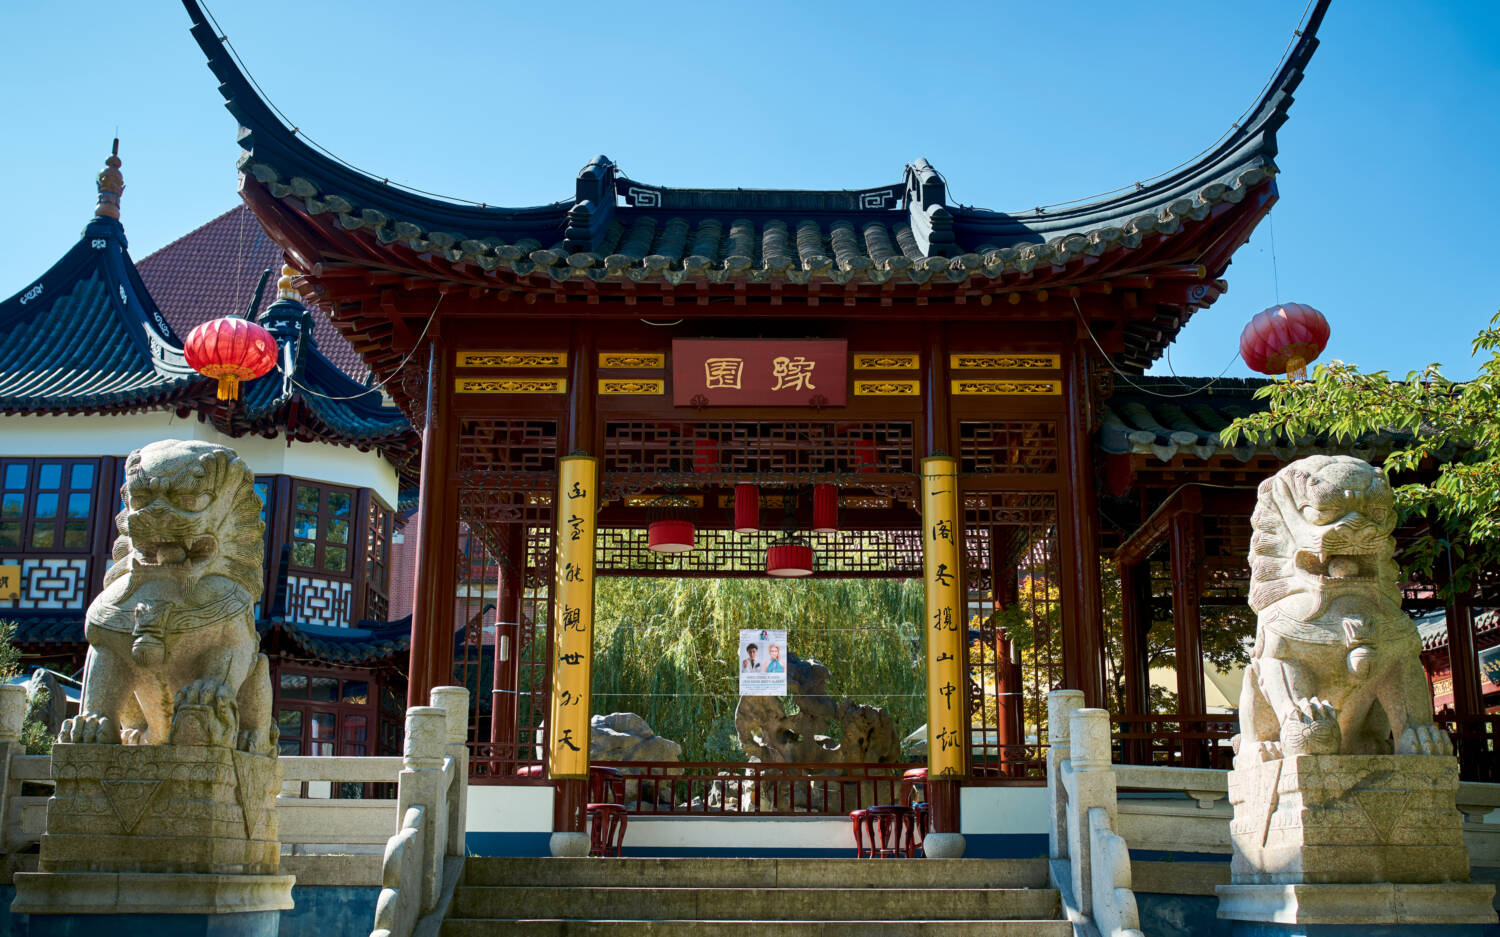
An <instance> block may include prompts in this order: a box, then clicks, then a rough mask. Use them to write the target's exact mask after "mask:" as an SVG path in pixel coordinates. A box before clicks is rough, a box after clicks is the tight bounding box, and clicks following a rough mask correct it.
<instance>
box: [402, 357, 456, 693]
mask: <svg viewBox="0 0 1500 937" xmlns="http://www.w3.org/2000/svg"><path fill="white" fill-rule="evenodd" d="M451 354H452V353H451V352H450V351H449V349H448V346H447V344H446V343H445V342H444V341H443V339H442V337H441V336H439V335H434V336H433V337H432V339H431V340H430V341H429V342H428V345H427V410H426V421H425V423H424V425H423V427H422V479H421V488H420V490H419V492H418V495H417V510H418V512H419V515H418V518H417V550H416V553H417V569H416V574H417V575H416V594H415V597H414V599H413V602H412V621H411V666H410V673H409V675H408V683H407V693H406V701H407V704H408V705H410V706H425V705H427V701H428V698H429V696H430V695H431V693H432V688H433V687H437V686H443V685H445V684H448V683H452V682H453V630H454V629H453V607H454V605H453V603H454V594H455V593H454V583H455V582H456V578H457V571H456V570H455V568H454V563H455V557H456V554H457V550H458V492H457V488H456V487H455V486H454V485H453V484H452V483H451V480H450V476H451V475H452V473H453V470H454V464H455V462H456V461H457V447H458V434H457V432H456V431H455V429H456V428H455V426H454V422H453V400H452V381H451V380H450V379H449V378H450V375H451V374H452V367H451V362H450V361H449V357H450V355H451Z"/></svg>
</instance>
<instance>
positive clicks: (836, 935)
mask: <svg viewBox="0 0 1500 937" xmlns="http://www.w3.org/2000/svg"><path fill="white" fill-rule="evenodd" d="M494 934H507V935H513V937H724V935H726V934H732V935H734V937H1072V934H1073V925H1071V924H1069V923H1068V922H1067V921H1059V920H1049V921H930V920H919V921H728V920H726V921H617V920H597V921H579V920H567V919H562V918H546V919H534V920H526V921H506V920H495V919H483V918H469V919H467V920H453V919H451V918H450V919H449V920H446V921H444V922H443V927H442V930H441V931H440V937H492V935H494Z"/></svg>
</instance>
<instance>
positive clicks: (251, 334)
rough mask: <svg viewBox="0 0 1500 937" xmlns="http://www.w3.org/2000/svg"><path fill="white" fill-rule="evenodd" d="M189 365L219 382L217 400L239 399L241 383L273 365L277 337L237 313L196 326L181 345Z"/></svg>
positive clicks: (251, 379) (258, 375) (252, 378)
mask: <svg viewBox="0 0 1500 937" xmlns="http://www.w3.org/2000/svg"><path fill="white" fill-rule="evenodd" d="M183 351H184V352H186V355H187V363H188V367H190V368H192V369H193V370H194V371H197V372H198V373H199V374H202V375H204V376H205V377H211V378H214V379H215V380H217V381H218V382H219V399H220V400H238V399H239V398H240V382H241V381H253V380H255V379H256V378H258V377H260V376H261V375H262V374H265V373H266V372H267V371H269V370H271V368H273V367H275V365H276V339H274V338H272V337H271V333H270V332H267V331H266V330H265V329H263V328H261V327H260V326H258V325H256V324H255V323H254V322H251V321H250V320H249V319H241V318H239V317H238V316H225V317H224V318H222V319H213V320H211V321H209V322H205V323H203V324H202V325H199V326H198V327H197V328H195V329H193V330H192V331H191V332H189V333H188V337H187V343H186V345H184V346H183Z"/></svg>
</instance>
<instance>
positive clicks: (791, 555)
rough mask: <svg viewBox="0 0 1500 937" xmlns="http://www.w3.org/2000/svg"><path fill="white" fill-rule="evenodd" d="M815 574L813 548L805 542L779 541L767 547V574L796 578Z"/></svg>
mask: <svg viewBox="0 0 1500 937" xmlns="http://www.w3.org/2000/svg"><path fill="white" fill-rule="evenodd" d="M812 574H813V549H812V547H810V546H808V545H806V544H803V543H778V544H774V545H773V546H770V547H767V548H766V575H767V576H779V577H781V578H783V579H796V578H801V577H803V576H811V575H812Z"/></svg>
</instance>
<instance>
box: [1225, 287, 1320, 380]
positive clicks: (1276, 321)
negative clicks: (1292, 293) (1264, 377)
mask: <svg viewBox="0 0 1500 937" xmlns="http://www.w3.org/2000/svg"><path fill="white" fill-rule="evenodd" d="M1328 335H1329V328H1328V320H1327V319H1325V318H1323V314H1322V313H1321V312H1319V311H1318V310H1316V309H1314V308H1313V307H1311V306H1306V305H1303V304H1302V303H1281V304H1279V305H1276V306H1272V307H1270V308H1269V309H1265V310H1262V311H1261V312H1258V313H1256V314H1255V318H1253V319H1251V320H1250V322H1249V324H1248V325H1246V326H1245V331H1243V332H1241V333H1240V356H1241V357H1242V358H1244V359H1245V364H1247V365H1249V366H1250V369H1251V370H1252V371H1259V372H1260V373H1262V374H1283V373H1284V374H1285V375H1286V376H1287V377H1288V378H1290V379H1292V380H1299V381H1300V380H1305V379H1306V378H1307V365H1308V364H1309V363H1310V362H1312V361H1314V360H1316V359H1317V357H1318V355H1320V354H1322V353H1323V349H1324V348H1325V347H1327V345H1328Z"/></svg>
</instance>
